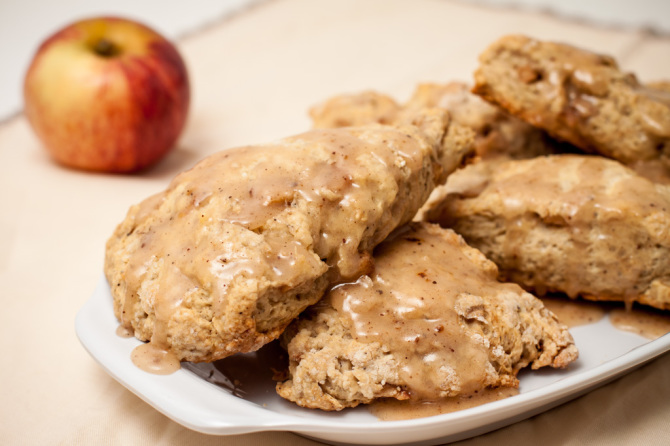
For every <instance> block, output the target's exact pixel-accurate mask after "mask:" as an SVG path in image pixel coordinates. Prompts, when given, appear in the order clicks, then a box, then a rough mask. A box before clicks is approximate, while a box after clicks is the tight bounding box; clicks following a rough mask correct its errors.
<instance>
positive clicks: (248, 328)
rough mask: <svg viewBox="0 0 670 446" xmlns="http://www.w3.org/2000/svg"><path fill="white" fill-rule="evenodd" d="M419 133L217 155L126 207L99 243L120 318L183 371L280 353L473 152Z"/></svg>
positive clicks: (353, 134) (433, 127)
mask: <svg viewBox="0 0 670 446" xmlns="http://www.w3.org/2000/svg"><path fill="white" fill-rule="evenodd" d="M417 124H418V125H420V127H417V126H413V125H407V126H401V127H387V126H381V125H371V126H364V127H356V128H347V129H333V130H315V131H311V132H308V133H304V134H301V135H297V136H294V137H290V138H286V139H284V140H281V141H279V142H277V143H274V144H267V145H259V146H249V147H243V148H238V149H231V150H226V151H222V152H220V153H218V154H215V155H213V156H211V157H209V158H207V159H205V160H203V161H201V162H200V163H199V164H197V165H196V166H195V167H194V168H193V169H191V170H189V171H186V172H184V173H182V174H180V175H178V176H177V177H176V178H175V179H174V180H173V181H172V182H171V184H170V185H169V187H168V188H167V190H166V191H164V192H162V193H159V194H158V195H156V196H154V197H151V198H149V199H147V200H145V201H144V202H142V203H140V204H139V205H136V206H133V207H132V208H131V209H130V210H129V212H128V215H127V216H126V218H125V220H124V221H123V222H122V223H121V224H120V225H119V226H118V227H117V229H116V231H115V232H114V234H113V236H112V237H111V238H110V239H109V241H108V243H107V250H106V260H105V273H106V276H107V279H108V282H109V284H110V287H111V291H112V295H113V298H114V311H115V314H116V316H117V318H118V319H119V320H120V321H121V323H122V324H123V326H125V327H127V328H128V329H129V330H130V331H131V333H134V334H135V336H137V337H138V338H139V339H141V340H145V341H146V340H150V341H151V343H152V344H154V345H155V346H157V347H159V348H161V349H164V350H167V351H169V352H170V353H171V354H174V355H175V356H176V357H177V358H178V359H180V360H188V361H213V360H216V359H220V358H223V357H226V356H228V355H231V354H233V353H236V352H247V351H253V350H256V349H258V348H259V347H261V346H262V345H263V344H265V343H267V342H269V341H271V340H273V339H276V338H277V337H278V336H279V334H280V333H281V332H282V331H283V330H284V328H285V327H286V325H288V324H289V322H290V321H291V320H292V319H293V318H295V317H296V316H297V315H298V314H299V313H300V312H301V311H302V310H304V309H305V308H306V307H307V306H308V305H311V304H313V303H314V302H316V301H317V300H318V299H319V298H320V297H321V296H322V294H323V292H324V290H325V289H326V287H327V286H328V284H329V283H330V282H331V281H334V280H342V279H344V278H351V277H357V276H358V275H360V274H362V273H364V272H365V271H367V270H368V269H369V267H370V254H369V253H370V252H371V251H372V249H373V247H374V246H375V245H376V244H378V243H379V242H381V241H382V240H383V239H384V238H386V236H387V235H388V234H389V233H390V232H391V231H392V230H393V229H394V228H395V227H397V226H398V225H401V224H403V223H405V222H407V221H408V220H410V219H411V218H412V216H413V215H414V214H415V213H416V210H417V208H418V207H419V206H420V205H421V204H422V203H423V202H424V201H425V200H426V198H427V197H428V194H429V193H430V191H431V190H432V189H433V188H434V186H435V185H436V184H437V183H438V182H440V181H443V180H444V178H445V176H446V174H447V173H449V172H450V171H452V170H454V169H455V168H456V167H457V166H459V165H460V163H461V161H462V159H463V157H464V156H465V155H466V154H467V153H468V152H469V151H470V150H471V147H465V146H460V147H456V146H451V148H450V150H448V151H446V152H445V151H443V146H442V145H441V144H440V142H441V140H442V136H443V134H445V133H447V127H448V126H449V124H448V117H447V115H446V114H445V113H443V112H440V111H435V112H434V113H433V112H428V113H426V114H425V115H424V116H422V119H421V122H418V123H417Z"/></svg>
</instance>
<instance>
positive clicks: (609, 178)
mask: <svg viewBox="0 0 670 446" xmlns="http://www.w3.org/2000/svg"><path fill="white" fill-rule="evenodd" d="M470 170H476V172H475V175H469V174H468V171H470ZM461 174H462V175H463V176H464V177H466V178H467V177H469V178H470V181H458V179H455V180H454V181H453V182H452V181H450V183H451V184H452V186H456V185H457V184H460V185H461V189H460V190H458V188H457V187H452V188H451V191H450V192H451V193H450V194H448V195H447V196H446V197H445V198H444V199H443V200H442V201H437V202H435V203H433V205H432V206H431V207H430V208H429V209H427V210H426V211H425V212H424V216H425V219H426V220H428V221H432V222H436V223H440V225H442V226H445V227H450V228H453V229H454V230H455V231H456V232H458V233H459V234H461V235H462V236H463V237H464V238H465V239H466V240H467V242H468V243H469V244H470V245H472V246H473V247H476V248H478V249H479V250H481V251H482V252H483V253H484V254H485V255H486V256H487V257H488V258H490V259H491V260H493V261H494V262H495V263H496V264H497V265H498V267H499V268H500V271H501V275H502V277H503V278H504V279H505V280H510V281H513V282H516V283H519V284H521V285H522V286H523V287H525V288H528V289H534V290H535V291H537V292H538V293H540V294H542V293H544V292H545V291H557V292H563V293H566V294H568V295H569V296H571V297H576V296H582V297H584V298H587V299H592V300H612V301H625V302H628V303H629V304H630V303H632V302H639V303H642V304H645V305H650V306H652V307H655V308H659V309H670V186H667V185H662V184H657V183H653V182H651V181H649V180H648V179H646V178H644V177H642V176H640V175H638V174H636V173H635V172H634V171H633V170H631V169H629V168H627V167H625V166H623V165H621V164H620V163H618V162H616V161H614V160H610V159H607V158H602V157H596V156H588V155H581V156H580V155H553V156H549V157H540V158H535V159H530V160H513V161H507V162H504V163H498V164H496V165H495V166H494V168H489V169H487V168H486V164H485V163H479V165H474V166H471V167H467V168H466V169H464V170H463V171H462V172H461ZM450 180H451V178H450Z"/></svg>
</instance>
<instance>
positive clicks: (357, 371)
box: [277, 222, 577, 410]
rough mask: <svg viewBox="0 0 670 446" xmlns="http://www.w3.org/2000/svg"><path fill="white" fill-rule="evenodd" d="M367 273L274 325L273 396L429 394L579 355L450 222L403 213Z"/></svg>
mask: <svg viewBox="0 0 670 446" xmlns="http://www.w3.org/2000/svg"><path fill="white" fill-rule="evenodd" d="M374 259H375V270H374V273H372V274H370V275H366V276H363V277H361V278H360V279H359V280H357V281H356V282H354V283H350V284H345V285H340V286H338V287H336V288H334V289H333V290H331V291H330V292H329V294H328V295H326V297H324V299H323V300H322V301H320V302H319V303H318V304H317V305H315V306H314V307H312V308H310V309H308V311H307V312H306V313H305V314H303V315H302V316H301V318H300V319H299V320H298V321H296V322H295V323H294V324H293V325H291V326H290V327H289V329H288V330H287V331H286V333H285V334H284V341H285V342H286V343H287V349H288V355H289V361H290V363H289V372H290V377H289V379H288V380H287V381H285V382H282V383H279V384H278V385H277V392H278V393H279V395H281V396H282V397H284V398H286V399H288V400H290V401H294V402H295V403H297V404H299V405H301V406H304V407H309V408H319V409H324V410H340V409H343V408H346V407H354V406H357V405H358V404H362V403H369V402H371V401H373V400H375V399H377V398H383V397H391V398H397V399H401V400H402V399H414V400H418V401H421V400H436V399H439V398H443V397H451V396H457V395H465V394H471V393H474V392H475V391H480V390H482V389H485V388H487V387H499V386H511V387H514V386H517V385H518V381H517V378H516V374H517V372H518V371H519V370H520V369H521V368H523V367H526V366H528V365H530V366H531V367H532V368H533V369H537V368H540V367H543V366H553V367H565V366H566V365H567V364H569V363H570V362H572V361H574V360H575V359H576V358H577V348H576V347H575V345H574V343H573V340H572V337H571V335H570V333H569V332H568V330H567V328H566V327H565V326H564V325H562V324H560V323H559V322H558V321H557V320H556V317H555V316H554V314H553V313H551V312H550V311H549V310H547V309H546V308H545V307H544V305H543V304H542V302H541V301H540V300H539V299H537V298H536V297H534V296H532V295H531V294H528V293H526V292H525V291H523V290H522V289H521V288H520V287H519V286H517V285H514V284H505V283H500V282H498V281H497V279H496V277H497V268H496V266H495V265H494V264H493V263H492V262H490V261H489V260H487V259H486V258H485V257H484V255H483V254H481V253H480V252H479V251H477V250H475V249H474V248H471V247H469V246H467V245H466V244H465V242H464V241H463V239H462V238H461V237H460V236H458V235H457V234H456V233H454V232H453V231H451V230H448V229H442V228H440V227H438V226H437V225H431V224H428V223H419V222H417V223H411V224H409V225H408V226H405V227H404V228H401V229H399V230H398V231H396V233H394V234H392V235H391V236H390V237H389V239H387V240H386V241H384V243H382V244H381V245H380V246H379V247H378V248H377V249H376V251H375V257H374Z"/></svg>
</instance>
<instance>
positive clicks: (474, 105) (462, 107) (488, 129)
mask: <svg viewBox="0 0 670 446" xmlns="http://www.w3.org/2000/svg"><path fill="white" fill-rule="evenodd" d="M434 107H439V108H443V109H446V110H448V111H449V114H450V115H451V118H452V120H453V121H454V122H457V123H458V124H460V125H463V126H467V127H469V128H471V129H472V130H474V132H475V152H476V153H477V156H479V157H480V158H482V159H488V158H492V157H498V156H505V157H509V158H514V159H523V158H533V157H536V156H541V155H549V154H552V153H557V152H558V151H559V150H561V144H559V143H558V141H555V140H553V139H551V138H550V137H549V136H548V135H547V134H546V133H545V132H544V131H542V130H540V129H538V128H535V127H533V126H531V125H530V124H528V123H526V122H525V121H522V120H521V119H518V118H516V117H514V116H511V115H510V114H509V113H507V112H506V111H505V110H503V109H502V108H500V107H498V106H497V105H494V104H491V103H489V102H486V101H485V100H483V99H482V98H481V97H479V96H477V95H475V94H473V93H472V92H470V87H469V86H468V85H467V84H465V83H463V82H450V83H447V84H434V83H424V84H419V85H418V86H417V88H416V90H415V91H414V94H413V95H412V97H411V98H410V100H409V101H408V102H407V103H406V104H405V105H404V107H403V113H405V114H406V113H413V112H417V111H420V110H422V109H426V108H434Z"/></svg>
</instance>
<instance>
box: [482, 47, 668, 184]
mask: <svg viewBox="0 0 670 446" xmlns="http://www.w3.org/2000/svg"><path fill="white" fill-rule="evenodd" d="M479 61H480V64H479V67H478V69H477V70H476V72H475V75H474V77H475V86H474V89H473V91H474V92H475V93H477V94H479V95H481V96H482V97H483V98H484V99H486V100H488V101H491V102H493V103H495V104H498V105H500V106H501V107H502V108H504V109H505V110H507V111H509V112H510V113H512V114H513V115H515V116H518V117H520V118H521V119H523V120H525V121H526V122H528V123H530V124H532V125H534V126H536V127H539V128H541V129H544V130H546V131H547V132H548V133H549V134H551V135H552V136H554V137H555V138H558V139H561V140H564V141H568V142H570V143H571V144H573V145H575V146H577V147H579V148H581V149H582V150H585V151H587V152H593V153H598V154H601V155H604V156H607V157H610V158H614V159H617V160H619V161H621V162H623V163H624V164H627V165H630V166H636V165H637V164H639V163H641V164H642V165H643V166H642V167H641V168H640V170H641V171H643V170H645V168H651V169H654V168H656V169H659V168H662V169H664V170H665V176H666V177H670V175H669V174H668V172H670V94H668V93H667V91H663V89H659V88H653V87H649V86H643V85H641V84H640V82H638V80H637V79H636V78H635V76H634V75H633V74H630V73H624V72H622V71H620V69H619V67H618V66H617V63H616V62H615V60H614V59H612V58H611V57H609V56H605V55H600V54H595V53H592V52H589V51H586V50H583V49H579V48H576V47H573V46H570V45H565V44H560V43H553V42H542V41H538V40H534V39H531V38H529V37H525V36H520V35H512V36H506V37H503V38H501V39H499V40H498V41H496V42H494V43H493V44H492V45H491V46H490V47H489V48H488V49H486V50H485V51H484V52H483V53H482V54H481V55H480V58H479ZM659 166H660V167H659Z"/></svg>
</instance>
